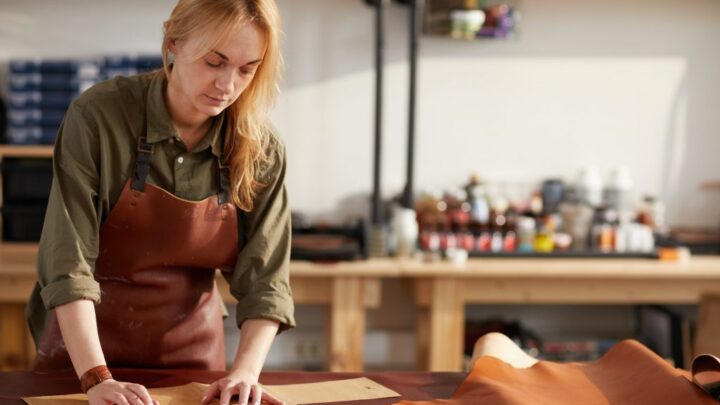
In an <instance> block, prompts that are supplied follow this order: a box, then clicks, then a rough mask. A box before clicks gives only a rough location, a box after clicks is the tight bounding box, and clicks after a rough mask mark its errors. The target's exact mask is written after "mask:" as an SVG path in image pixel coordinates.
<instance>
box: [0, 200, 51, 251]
mask: <svg viewBox="0 0 720 405" xmlns="http://www.w3.org/2000/svg"><path fill="white" fill-rule="evenodd" d="M46 208H47V202H45V203H35V204H21V205H15V204H5V205H4V206H3V207H2V218H3V228H2V235H3V241H5V242H38V241H40V235H41V233H42V227H43V222H44V221H45V210H46Z"/></svg>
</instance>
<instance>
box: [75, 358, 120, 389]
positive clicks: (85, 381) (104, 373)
mask: <svg viewBox="0 0 720 405" xmlns="http://www.w3.org/2000/svg"><path fill="white" fill-rule="evenodd" d="M112 378H113V377H112V374H110V370H109V369H108V368H107V366H105V365H102V366H97V367H93V368H91V369H90V370H88V371H86V372H85V373H84V374H83V375H82V377H80V388H81V389H82V392H84V393H86V394H87V392H88V391H89V390H90V388H92V387H94V386H96V385H98V384H100V383H101V382H103V381H105V380H110V379H112Z"/></svg>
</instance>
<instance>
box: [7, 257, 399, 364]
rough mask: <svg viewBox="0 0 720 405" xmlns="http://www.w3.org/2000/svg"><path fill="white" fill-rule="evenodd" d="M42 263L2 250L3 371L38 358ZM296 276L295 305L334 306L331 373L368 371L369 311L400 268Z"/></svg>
mask: <svg viewBox="0 0 720 405" xmlns="http://www.w3.org/2000/svg"><path fill="white" fill-rule="evenodd" d="M36 258H37V245H35V244H17V245H15V244H13V245H11V244H2V245H0V356H2V357H0V369H6V370H7V369H18V368H27V367H28V366H29V365H30V364H31V362H32V359H33V358H34V356H35V345H34V343H33V342H32V339H31V336H30V333H29V331H28V328H27V326H26V322H25V314H24V310H25V304H26V303H27V300H28V298H29V297H30V293H31V292H32V289H33V286H34V285H35V280H36V277H35V273H36V265H35V263H36ZM290 274H291V276H290V285H291V288H292V290H293V296H294V300H295V303H297V304H324V305H327V306H328V311H329V314H328V315H329V316H328V319H329V322H328V329H327V332H328V339H327V342H328V343H327V353H328V357H327V365H326V367H327V369H328V370H330V371H362V370H363V358H362V356H363V347H364V336H365V310H366V309H368V308H378V307H380V298H381V285H382V284H381V282H380V280H381V278H383V277H399V275H400V269H399V267H398V266H397V263H396V262H395V261H393V260H390V259H385V260H371V261H365V262H342V263H336V264H315V263H307V262H296V261H293V262H291V265H290ZM217 282H218V287H219V289H220V292H221V294H222V296H223V299H224V301H225V302H226V303H229V304H230V303H232V304H234V303H235V302H236V300H235V299H234V298H233V297H232V296H231V295H230V293H229V287H228V285H227V283H226V282H225V279H224V278H223V277H222V276H221V275H220V274H218V277H217Z"/></svg>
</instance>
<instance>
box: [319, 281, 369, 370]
mask: <svg viewBox="0 0 720 405" xmlns="http://www.w3.org/2000/svg"><path fill="white" fill-rule="evenodd" d="M332 289H333V291H332V302H331V303H330V321H329V322H328V350H327V353H328V357H327V358H328V364H327V368H328V369H329V370H330V371H337V372H358V371H363V348H364V343H365V306H364V302H365V295H364V293H363V283H362V280H361V279H360V278H358V277H338V278H335V279H334V280H333V288H332Z"/></svg>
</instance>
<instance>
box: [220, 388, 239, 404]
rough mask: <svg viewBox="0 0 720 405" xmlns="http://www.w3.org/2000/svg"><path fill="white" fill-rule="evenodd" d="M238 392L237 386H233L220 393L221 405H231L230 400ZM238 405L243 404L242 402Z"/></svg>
mask: <svg viewBox="0 0 720 405" xmlns="http://www.w3.org/2000/svg"><path fill="white" fill-rule="evenodd" d="M236 390H237V386H235V385H233V384H230V385H227V386H225V388H223V390H222V392H221V393H220V405H230V398H232V396H233V394H234V393H235V391H236ZM238 403H240V404H242V401H240V402H238Z"/></svg>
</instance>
